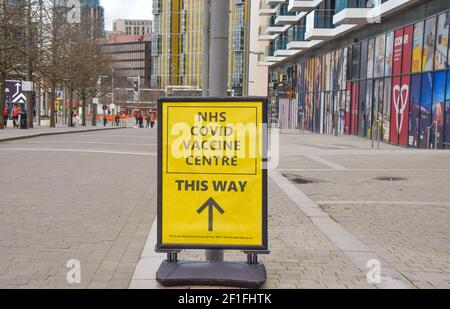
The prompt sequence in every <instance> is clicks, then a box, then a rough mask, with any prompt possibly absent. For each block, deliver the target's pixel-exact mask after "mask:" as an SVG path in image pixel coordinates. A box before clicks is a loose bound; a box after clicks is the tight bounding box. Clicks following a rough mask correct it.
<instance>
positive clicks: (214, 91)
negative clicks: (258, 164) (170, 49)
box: [206, 0, 230, 263]
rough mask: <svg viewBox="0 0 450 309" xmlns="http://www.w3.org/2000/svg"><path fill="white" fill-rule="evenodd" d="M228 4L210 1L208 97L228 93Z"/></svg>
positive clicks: (210, 257)
mask: <svg viewBox="0 0 450 309" xmlns="http://www.w3.org/2000/svg"><path fill="white" fill-rule="evenodd" d="M229 11H230V2H229V1H224V0H210V21H211V34H210V53H209V91H210V92H209V95H210V96H216V97H225V96H227V93H228V87H227V85H228V36H229V32H228V31H229V29H228V26H229ZM223 257H224V253H223V250H206V260H207V261H208V262H213V263H214V262H223Z"/></svg>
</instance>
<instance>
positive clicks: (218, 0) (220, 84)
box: [209, 0, 230, 96]
mask: <svg viewBox="0 0 450 309" xmlns="http://www.w3.org/2000/svg"><path fill="white" fill-rule="evenodd" d="M210 1H211V2H210V3H211V5H210V11H211V15H210V22H211V37H210V44H211V46H210V55H209V78H210V81H209V91H210V95H211V96H227V90H228V87H227V84H228V36H229V33H228V31H229V29H228V28H229V11H230V3H229V1H224V0H210Z"/></svg>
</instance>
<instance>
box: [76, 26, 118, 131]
mask: <svg viewBox="0 0 450 309" xmlns="http://www.w3.org/2000/svg"><path fill="white" fill-rule="evenodd" d="M71 46H72V48H71V49H70V51H69V52H68V54H67V61H68V65H69V67H70V68H71V69H70V72H71V74H70V75H71V76H70V82H71V88H72V89H73V90H74V91H75V92H76V94H77V95H78V96H79V97H80V98H81V109H82V117H81V123H82V126H86V106H87V101H88V100H89V99H92V98H96V97H97V98H100V97H103V96H105V95H106V94H107V93H108V92H110V91H111V85H110V84H109V83H102V82H101V80H100V77H101V75H102V74H103V73H104V72H107V71H108V68H109V67H110V65H111V59H110V57H109V56H108V55H106V54H104V53H102V51H101V49H100V47H99V45H98V42H97V40H96V39H95V38H93V37H86V36H85V35H83V33H79V36H78V38H76V39H74V42H72V44H71Z"/></svg>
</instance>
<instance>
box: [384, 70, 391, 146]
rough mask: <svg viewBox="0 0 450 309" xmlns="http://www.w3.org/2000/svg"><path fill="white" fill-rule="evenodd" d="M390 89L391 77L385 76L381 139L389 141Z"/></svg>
mask: <svg viewBox="0 0 450 309" xmlns="http://www.w3.org/2000/svg"><path fill="white" fill-rule="evenodd" d="M391 89H392V79H390V78H386V79H385V81H384V89H383V141H384V142H385V143H389V139H390V134H391Z"/></svg>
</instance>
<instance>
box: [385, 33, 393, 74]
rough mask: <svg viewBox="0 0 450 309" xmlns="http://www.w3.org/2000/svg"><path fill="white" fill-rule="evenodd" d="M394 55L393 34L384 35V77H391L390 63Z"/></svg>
mask: <svg viewBox="0 0 450 309" xmlns="http://www.w3.org/2000/svg"><path fill="white" fill-rule="evenodd" d="M393 53H394V32H389V33H388V34H387V35H386V55H385V72H384V74H385V76H391V75H392V62H393V57H394V55H393Z"/></svg>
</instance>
